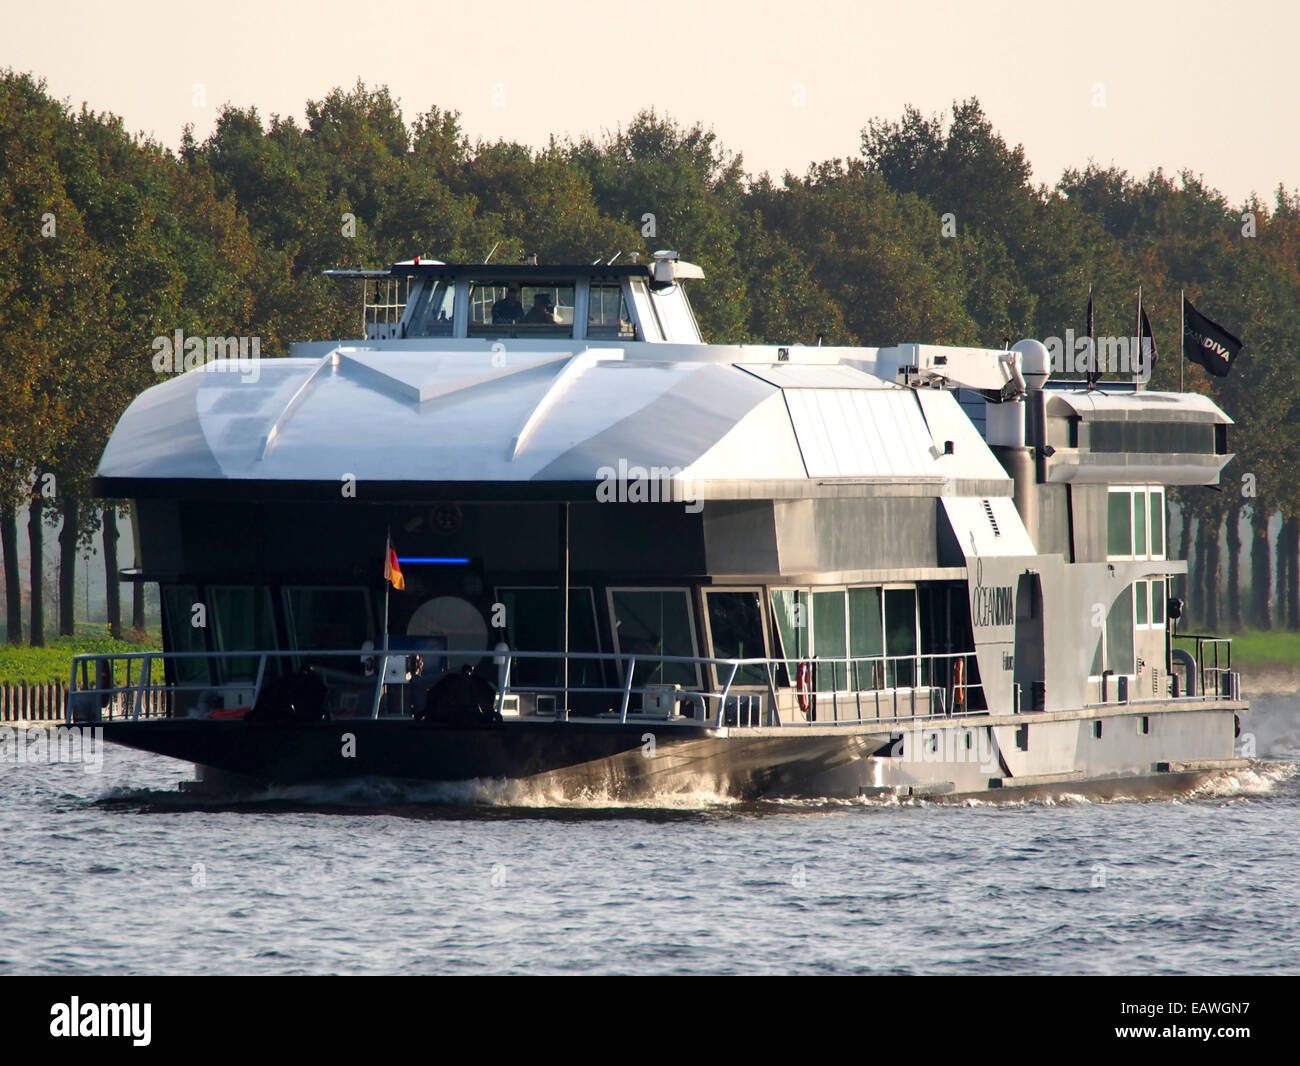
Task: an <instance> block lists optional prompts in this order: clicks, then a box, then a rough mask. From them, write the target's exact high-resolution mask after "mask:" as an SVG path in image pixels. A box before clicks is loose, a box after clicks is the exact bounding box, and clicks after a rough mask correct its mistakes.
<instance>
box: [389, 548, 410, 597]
mask: <svg viewBox="0 0 1300 1066" xmlns="http://www.w3.org/2000/svg"><path fill="white" fill-rule="evenodd" d="M384 580H385V581H388V582H391V584H392V586H393V588H395V589H397V591H398V592H401V591H402V589H404V588H406V578H405V577H403V576H402V567H401V565H400V564H399V563H398V561H397V552H395V551H394V550H393V546H392V545H391V544H390V545H389V546H388V558H387V559H385V560H384Z"/></svg>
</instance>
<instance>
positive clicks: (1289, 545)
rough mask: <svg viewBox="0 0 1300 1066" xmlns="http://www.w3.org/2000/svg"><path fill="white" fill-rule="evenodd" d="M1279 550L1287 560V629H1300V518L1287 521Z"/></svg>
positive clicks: (1294, 517) (1296, 517)
mask: <svg viewBox="0 0 1300 1066" xmlns="http://www.w3.org/2000/svg"><path fill="white" fill-rule="evenodd" d="M1279 548H1280V550H1281V551H1282V552H1283V553H1284V554H1285V555H1286V558H1287V581H1286V627H1287V629H1300V516H1293V517H1292V518H1289V519H1288V520H1287V523H1286V525H1285V526H1284V527H1283V529H1282V543H1281V545H1280V546H1279ZM1278 607H1279V609H1280V607H1281V602H1280V601H1279V603H1278Z"/></svg>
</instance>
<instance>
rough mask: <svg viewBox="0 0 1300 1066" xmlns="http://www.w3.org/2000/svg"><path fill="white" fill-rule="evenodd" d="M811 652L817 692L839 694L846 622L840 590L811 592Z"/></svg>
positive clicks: (844, 671) (844, 678)
mask: <svg viewBox="0 0 1300 1066" xmlns="http://www.w3.org/2000/svg"><path fill="white" fill-rule="evenodd" d="M812 608H813V612H812V614H813V618H812V620H813V648H814V650H815V652H816V655H817V691H818V692H843V691H845V690H846V689H847V688H848V687H849V685H848V663H847V662H846V661H845V656H847V654H848V619H847V617H846V616H845V611H844V590H843V589H835V590H834V591H833V592H814V593H813V597H812Z"/></svg>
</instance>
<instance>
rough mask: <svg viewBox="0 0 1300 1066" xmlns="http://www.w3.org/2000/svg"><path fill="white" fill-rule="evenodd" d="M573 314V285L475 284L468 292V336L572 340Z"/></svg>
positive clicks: (569, 283) (501, 282)
mask: <svg viewBox="0 0 1300 1066" xmlns="http://www.w3.org/2000/svg"><path fill="white" fill-rule="evenodd" d="M573 311H574V285H573V283H572V282H545V283H543V284H538V285H528V284H522V283H520V282H517V281H511V280H508V279H507V280H502V281H497V282H479V281H476V282H473V283H472V285H471V286H470V292H469V336H471V337H572V336H573Z"/></svg>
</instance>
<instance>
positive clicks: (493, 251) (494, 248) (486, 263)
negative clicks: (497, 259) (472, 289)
mask: <svg viewBox="0 0 1300 1066" xmlns="http://www.w3.org/2000/svg"><path fill="white" fill-rule="evenodd" d="M500 247H501V242H500V241H497V242H496V244H494V245H492V251H490V252H488V254H487V257H486V258H485V259H484V260H483V265H484V266H487V265H488V260H489V259H491V258H492V257H493V256H494V255H496V252H497V249H498V248H500Z"/></svg>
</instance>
